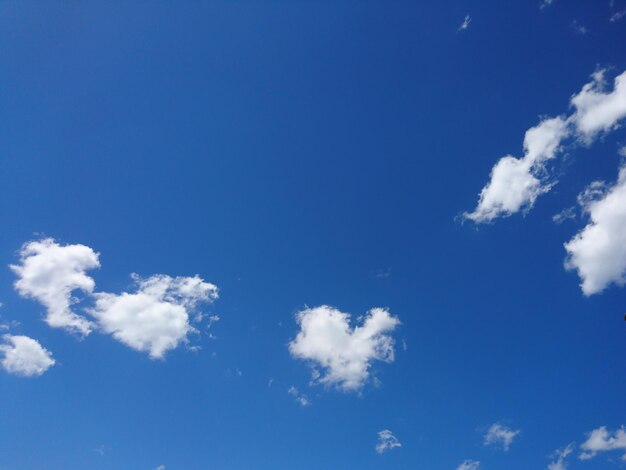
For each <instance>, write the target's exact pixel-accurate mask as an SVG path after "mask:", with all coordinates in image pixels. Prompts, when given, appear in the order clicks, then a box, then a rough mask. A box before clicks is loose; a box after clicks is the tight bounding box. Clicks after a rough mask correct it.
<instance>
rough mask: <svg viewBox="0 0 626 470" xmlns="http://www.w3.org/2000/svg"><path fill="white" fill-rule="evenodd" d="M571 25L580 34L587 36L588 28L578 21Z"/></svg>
mask: <svg viewBox="0 0 626 470" xmlns="http://www.w3.org/2000/svg"><path fill="white" fill-rule="evenodd" d="M570 25H571V27H572V28H573V29H574V31H576V32H577V33H578V34H587V28H586V27H585V26H584V25H582V24H580V23H579V22H578V20H574V21H572V22H571V24H570Z"/></svg>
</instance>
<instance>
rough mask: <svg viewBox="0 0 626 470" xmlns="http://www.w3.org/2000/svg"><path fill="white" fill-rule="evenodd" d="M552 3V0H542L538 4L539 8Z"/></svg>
mask: <svg viewBox="0 0 626 470" xmlns="http://www.w3.org/2000/svg"><path fill="white" fill-rule="evenodd" d="M553 3H554V0H543V1H542V2H541V3H540V4H539V8H540V9H542V10H543V9H544V8H546V7H549V6H550V5H552V4H553Z"/></svg>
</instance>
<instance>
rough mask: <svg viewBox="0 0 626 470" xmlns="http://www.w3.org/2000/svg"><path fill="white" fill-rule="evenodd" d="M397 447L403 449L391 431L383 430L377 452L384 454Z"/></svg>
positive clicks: (379, 437)
mask: <svg viewBox="0 0 626 470" xmlns="http://www.w3.org/2000/svg"><path fill="white" fill-rule="evenodd" d="M396 447H402V444H400V441H399V440H398V439H397V438H396V436H394V435H393V433H392V432H391V431H390V430H389V429H383V430H382V431H380V432H379V433H378V442H377V443H376V452H378V453H379V454H382V453H384V452H387V451H388V450H392V449H394V448H396Z"/></svg>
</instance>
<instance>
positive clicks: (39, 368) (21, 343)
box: [0, 335, 55, 377]
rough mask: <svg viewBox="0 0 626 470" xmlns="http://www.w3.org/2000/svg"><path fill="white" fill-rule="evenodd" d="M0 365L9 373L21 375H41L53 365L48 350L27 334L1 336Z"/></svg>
mask: <svg viewBox="0 0 626 470" xmlns="http://www.w3.org/2000/svg"><path fill="white" fill-rule="evenodd" d="M2 339H3V341H4V342H3V343H0V354H2V356H3V357H2V359H0V365H1V366H2V367H3V368H4V370H6V371H7V372H9V373H10V374H15V375H20V376H22V377H36V376H39V375H42V374H43V373H44V372H45V371H47V370H48V369H49V368H50V367H52V366H53V365H54V362H55V361H54V359H52V354H50V351H48V350H47V349H45V348H44V347H43V346H41V344H39V342H38V341H37V340H34V339H33V338H29V337H28V336H14V335H4V336H2Z"/></svg>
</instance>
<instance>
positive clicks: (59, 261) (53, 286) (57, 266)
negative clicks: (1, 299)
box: [11, 238, 100, 335]
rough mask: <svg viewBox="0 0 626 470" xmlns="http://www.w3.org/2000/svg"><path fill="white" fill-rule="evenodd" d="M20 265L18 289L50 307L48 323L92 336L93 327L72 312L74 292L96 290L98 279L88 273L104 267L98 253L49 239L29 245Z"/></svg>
mask: <svg viewBox="0 0 626 470" xmlns="http://www.w3.org/2000/svg"><path fill="white" fill-rule="evenodd" d="M20 262H21V264H19V265H12V266H11V269H12V270H13V271H14V272H15V274H17V276H18V277H19V279H18V280H17V281H16V282H15V288H16V289H17V291H18V292H19V293H20V295H22V296H24V297H29V298H33V299H36V300H38V301H39V302H41V303H42V304H43V305H44V306H45V307H46V310H47V313H46V317H45V321H46V323H48V325H50V326H51V327H54V328H64V329H66V330H68V331H70V332H73V333H78V334H81V335H88V334H89V333H90V332H91V330H92V329H93V325H92V323H91V322H90V321H89V320H87V319H86V318H85V317H83V316H81V315H78V314H76V313H74V312H73V311H72V310H71V305H72V304H73V303H74V302H75V301H76V300H75V299H74V298H73V297H72V292H73V291H74V290H81V291H83V292H86V293H90V292H92V291H93V289H94V286H95V283H94V280H93V279H92V278H91V277H89V276H87V274H85V272H86V271H88V270H90V269H94V268H98V267H100V262H99V261H98V253H96V252H94V251H93V250H92V249H91V248H89V247H88V246H84V245H65V246H61V245H59V244H58V243H56V242H55V241H54V240H53V239H52V238H46V239H43V240H38V241H31V242H28V243H26V244H25V245H24V246H23V247H22V249H21V251H20Z"/></svg>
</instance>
